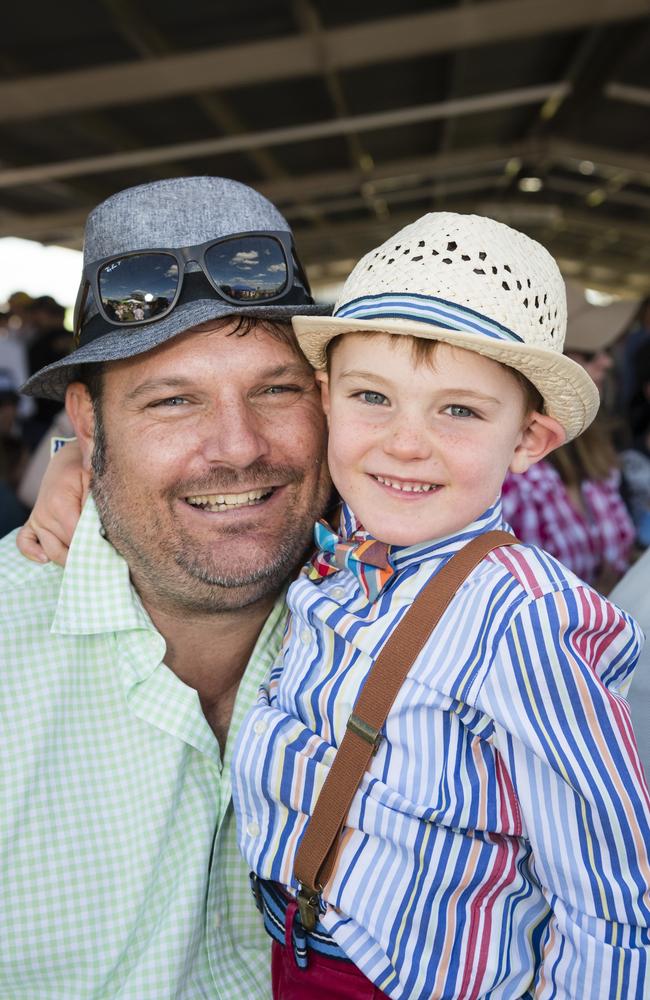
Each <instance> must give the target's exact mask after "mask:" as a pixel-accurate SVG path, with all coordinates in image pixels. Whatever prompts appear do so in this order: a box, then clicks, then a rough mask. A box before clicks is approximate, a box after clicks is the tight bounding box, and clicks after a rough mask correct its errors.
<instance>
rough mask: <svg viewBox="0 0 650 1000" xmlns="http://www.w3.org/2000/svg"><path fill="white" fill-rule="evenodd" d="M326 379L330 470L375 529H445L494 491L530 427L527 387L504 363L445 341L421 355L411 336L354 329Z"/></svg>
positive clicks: (411, 538)
mask: <svg viewBox="0 0 650 1000" xmlns="http://www.w3.org/2000/svg"><path fill="white" fill-rule="evenodd" d="M321 382H322V392H323V405H324V407H325V410H326V413H327V415H328V420H329V427H330V436H329V452H328V459H329V465H330V471H331V474H332V478H333V480H334V483H335V485H336V486H337V488H338V490H339V492H340V494H341V495H342V496H343V498H344V499H345V500H346V501H347V502H348V503H349V505H350V506H351V508H352V509H353V511H354V512H355V514H356V515H357V517H358V519H359V520H360V521H361V523H362V524H363V525H364V527H365V528H366V530H368V531H369V532H370V533H371V534H372V535H373V536H374V537H376V538H380V539H381V540H383V541H386V542H389V543H391V544H396V545H413V544H416V543H417V542H422V541H427V540H429V539H435V538H441V537H444V536H445V535H448V534H451V533H453V532H455V531H458V530H460V529H461V528H464V527H465V526H466V525H468V524H469V523H471V522H472V521H473V520H475V519H476V518H477V517H478V516H480V515H481V514H482V513H483V512H484V511H485V510H486V509H487V508H488V507H489V506H490V505H491V504H492V503H493V502H494V501H495V500H496V498H497V496H498V495H499V493H500V490H501V486H502V483H503V479H504V477H505V475H506V472H507V470H508V468H509V466H510V464H511V463H512V461H513V459H514V458H515V455H516V454H517V451H518V449H519V447H520V445H521V442H522V440H523V438H524V435H525V413H524V396H523V391H522V389H521V387H520V385H519V384H518V382H517V380H516V379H515V377H514V376H513V375H512V374H511V372H509V371H508V370H507V369H506V368H504V367H503V366H501V365H499V364H498V363H497V362H495V361H491V360H489V359H487V358H484V357H481V356H480V355H478V354H475V353H474V352H471V351H466V350H462V349H459V348H452V347H449V346H448V345H446V344H442V343H441V344H439V345H438V346H437V348H436V352H435V355H434V357H433V358H432V360H431V363H423V362H419V363H415V362H414V361H413V359H412V356H411V351H410V343H409V338H404V343H403V344H401V343H400V342H396V341H394V340H391V339H390V338H389V337H388V336H381V335H380V336H377V337H372V338H368V337H367V336H365V335H364V334H361V333H359V334H354V333H352V334H347V335H345V336H344V337H343V338H342V339H341V341H340V343H338V344H337V347H336V351H335V352H334V355H333V358H332V365H331V372H330V375H329V378H328V377H327V376H324V377H321Z"/></svg>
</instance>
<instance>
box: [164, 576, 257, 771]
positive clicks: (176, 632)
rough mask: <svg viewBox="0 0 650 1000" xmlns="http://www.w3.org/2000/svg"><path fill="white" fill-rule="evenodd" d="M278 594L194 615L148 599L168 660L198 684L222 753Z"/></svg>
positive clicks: (192, 684) (187, 679)
mask: <svg viewBox="0 0 650 1000" xmlns="http://www.w3.org/2000/svg"><path fill="white" fill-rule="evenodd" d="M275 599H276V598H275V596H271V597H270V598H265V599H264V600H263V601H258V602H257V603H255V604H252V605H249V606H248V607H245V608H240V609H237V610H234V611H219V612H213V613H212V614H200V615H199V614H197V615H191V614H188V613H187V612H185V611H178V612H173V611H170V610H167V609H166V610H162V609H160V608H159V607H156V606H152V605H151V603H149V602H147V604H146V608H147V611H148V613H149V615H150V616H151V620H152V621H153V623H154V625H155V626H156V628H157V629H158V631H159V632H160V634H161V635H162V637H163V638H164V640H165V642H166V644H167V651H166V653H165V663H166V665H167V666H168V667H169V668H170V670H173V671H174V673H175V674H176V675H177V676H178V677H179V678H180V679H181V680H182V681H184V682H185V684H187V685H188V686H189V687H192V688H194V689H195V690H196V691H197V693H198V696H199V699H200V701H201V706H202V708H203V713H204V715H205V717H206V719H207V720H208V722H209V723H210V726H211V727H212V729H213V731H214V733H215V736H216V737H217V739H218V741H219V745H220V747H221V752H222V754H223V751H224V748H225V744H226V737H227V735H228V727H229V725H230V719H231V716H232V710H233V707H234V704H235V698H236V697H237V691H238V688H239V682H240V681H241V678H242V676H243V674H244V671H245V670H246V666H247V664H248V661H249V659H250V656H251V653H252V652H253V649H254V647H255V643H256V642H257V639H258V636H259V634H260V632H261V630H262V627H263V626H264V622H265V621H266V619H267V617H268V615H269V613H270V611H271V609H272V607H273V605H274V603H275Z"/></svg>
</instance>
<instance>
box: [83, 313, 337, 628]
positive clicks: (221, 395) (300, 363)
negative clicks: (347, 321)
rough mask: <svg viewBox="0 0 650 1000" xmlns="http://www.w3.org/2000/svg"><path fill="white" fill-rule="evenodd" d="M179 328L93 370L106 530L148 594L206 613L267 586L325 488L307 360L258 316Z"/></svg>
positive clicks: (296, 558) (316, 511)
mask: <svg viewBox="0 0 650 1000" xmlns="http://www.w3.org/2000/svg"><path fill="white" fill-rule="evenodd" d="M227 334H228V328H226V329H223V328H221V329H207V330H206V331H205V332H193V333H187V334H183V335H182V336H179V337H176V338H174V339H173V340H171V341H170V342H169V343H167V344H164V345H162V346H161V347H159V348H157V349H155V350H154V351H150V352H148V353H147V354H144V355H142V356H140V357H136V358H132V359H128V360H126V361H120V362H114V363H110V364H109V365H107V369H106V373H105V374H104V376H103V393H102V405H101V410H102V419H103V425H104V434H105V444H106V454H105V462H104V468H103V469H102V468H101V463H100V466H99V467H97V464H96V471H95V475H94V477H93V487H92V490H93V495H94V497H95V500H96V503H97V506H98V509H99V512H100V516H101V518H102V523H103V525H104V528H105V531H106V534H107V537H108V538H109V540H110V541H111V542H112V544H113V545H114V546H115V548H116V549H117V550H118V552H120V553H121V555H122V556H124V558H125V559H126V561H127V562H128V564H129V567H130V570H131V576H132V579H133V582H134V584H135V586H136V588H137V589H138V591H139V593H140V594H141V596H142V597H143V599H144V601H145V604H146V603H147V602H148V601H152V602H153V603H154V604H155V605H157V606H158V607H165V608H166V609H167V610H172V611H179V610H180V611H182V610H187V611H192V612H197V611H198V612H210V611H215V610H226V609H234V608H241V607H245V606H248V605H250V604H252V603H254V602H256V601H259V600H262V599H265V598H266V599H268V598H269V597H271V596H272V595H274V594H276V593H277V592H278V590H279V589H280V588H281V587H282V585H283V583H284V582H285V581H286V580H287V578H288V577H289V576H290V574H291V573H292V572H293V571H294V569H295V568H296V566H297V565H298V564H299V562H300V560H301V558H302V557H303V555H304V553H305V550H306V548H307V547H308V545H309V542H310V539H311V531H312V523H313V521H314V519H316V518H317V517H319V516H320V515H321V513H322V511H323V508H324V506H325V505H326V503H327V500H328V498H329V493H330V488H331V487H330V480H329V476H328V473H327V469H326V464H325V460H324V434H325V430H324V419H323V415H322V411H321V407H320V399H319V394H318V390H317V388H316V386H315V384H314V379H313V375H312V372H311V369H310V368H309V366H308V365H307V364H306V362H305V361H304V359H302V358H301V357H299V356H298V355H297V354H296V353H295V352H294V350H293V349H292V348H291V347H290V346H289V345H288V344H285V343H282V342H281V341H279V340H276V339H274V338H273V337H272V335H271V334H269V333H268V332H267V331H265V330H264V329H263V328H261V327H257V328H255V329H253V330H251V331H250V332H249V333H247V334H246V335H245V336H241V337H240V336H236V335H231V336H228V335H227Z"/></svg>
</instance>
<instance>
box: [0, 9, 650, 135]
mask: <svg viewBox="0 0 650 1000" xmlns="http://www.w3.org/2000/svg"><path fill="white" fill-rule="evenodd" d="M647 14H648V2H647V0H572V2H571V3H567V0H545V3H543V4H542V3H539V0H485V2H483V3H479V4H471V5H463V6H460V7H453V8H443V9H442V10H436V11H431V12H427V13H424V14H413V15H408V16H403V17H395V18H388V19H385V20H380V21H362V22H359V23H358V24H355V25H353V26H351V27H345V28H333V29H330V30H328V31H323V33H322V38H321V44H320V46H319V52H318V53H317V52H316V51H315V49H314V45H313V42H312V40H311V39H310V38H309V37H306V36H304V35H302V36H301V35H296V36H290V37H285V38H277V39H272V40H269V41H264V42H253V43H249V44H243V45H231V46H224V47H220V48H210V49H204V50H202V51H199V52H192V53H183V54H177V55H167V56H161V57H159V58H156V59H148V60H145V61H134V62H129V63H121V64H117V65H108V66H100V67H92V68H88V69H82V70H73V71H68V72H65V73H49V74H47V75H41V76H31V77H22V78H20V79H16V80H10V81H6V82H3V83H0V122H8V121H21V120H26V119H29V118H38V117H41V116H44V115H55V114H66V113H67V114H69V113H72V112H75V111H80V110H82V109H86V110H87V109H88V108H101V107H115V106H118V105H124V104H135V103H138V102H143V101H151V100H159V99H162V98H165V97H171V96H179V95H182V94H198V93H203V92H206V91H215V90H224V89H228V88H233V87H244V86H249V85H251V84H259V83H263V82H269V81H272V80H282V79H284V80H286V79H295V78H298V77H304V76H313V75H319V74H320V73H322V71H323V64H325V65H326V66H327V68H328V69H329V70H330V71H332V72H334V71H341V70H348V69H353V68H355V67H359V66H366V65H371V64H375V63H381V62H386V61H395V60H400V59H408V58H413V57H416V56H421V55H426V54H432V53H436V52H449V51H452V50H457V49H465V48H471V47H475V46H483V45H489V44H492V43H495V42H503V41H509V40H513V39H517V38H527V37H532V36H538V35H547V34H552V33H554V32H562V31H571V30H575V29H579V28H585V27H589V26H594V25H599V24H610V23H614V22H620V21H628V20H634V19H637V18H645V17H647Z"/></svg>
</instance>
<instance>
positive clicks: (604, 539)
mask: <svg viewBox="0 0 650 1000" xmlns="http://www.w3.org/2000/svg"><path fill="white" fill-rule="evenodd" d="M620 482H621V477H620V473H619V471H618V469H614V470H612V473H611V475H610V476H609V477H608V478H607V479H603V480H600V481H597V480H589V481H586V482H584V483H583V484H582V498H583V501H584V505H585V508H586V509H587V511H588V512H589V514H588V515H586V514H584V513H583V512H581V511H579V510H578V508H577V507H576V506H575V504H574V503H573V501H572V500H571V497H570V496H569V494H568V492H567V489H566V486H565V485H564V483H563V482H562V480H561V478H560V475H559V473H558V472H557V471H556V469H554V468H553V466H552V465H551V464H550V463H549V462H539V463H538V464H537V465H532V466H531V467H530V469H529V470H528V472H526V473H524V474H523V475H512V474H509V475H508V476H507V478H506V481H505V483H504V484H503V493H502V502H503V516H504V518H505V520H506V521H507V522H508V524H510V525H512V529H513V531H514V533H515V534H516V536H517V538H520V539H521V540H522V542H528V543H530V544H531V545H539V547H540V548H542V549H546V551H547V552H550V553H551V555H553V556H555V558H556V559H559V560H560V562H561V563H563V564H564V565H565V566H566V567H567V568H568V569H570V570H572V571H573V572H574V573H575V574H576V576H579V577H580V578H581V579H582V580H585V581H586V582H587V583H589V584H592V585H593V584H594V583H595V582H596V580H597V578H598V575H599V573H600V572H601V570H602V569H603V567H604V566H605V565H608V566H611V567H612V569H614V570H616V572H617V573H619V574H620V575H621V576H622V575H623V573H624V572H625V570H626V569H627V568H628V566H629V564H630V552H631V549H632V545H633V544H634V537H635V530H634V524H633V523H632V519H631V518H630V515H629V514H628V512H627V508H626V506H625V504H624V503H623V500H622V498H621V494H620Z"/></svg>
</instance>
